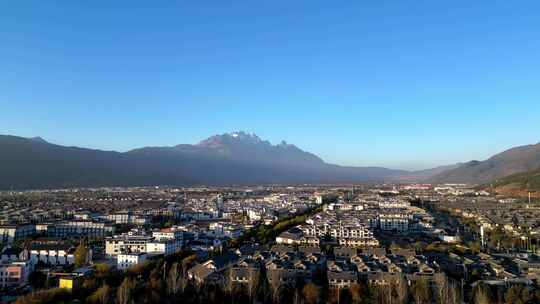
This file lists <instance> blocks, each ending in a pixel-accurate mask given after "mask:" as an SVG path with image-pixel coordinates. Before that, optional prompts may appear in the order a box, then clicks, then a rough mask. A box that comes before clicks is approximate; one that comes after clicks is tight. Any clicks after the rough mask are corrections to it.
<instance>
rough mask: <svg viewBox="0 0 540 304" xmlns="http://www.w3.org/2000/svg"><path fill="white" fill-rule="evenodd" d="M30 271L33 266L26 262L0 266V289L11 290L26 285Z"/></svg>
mask: <svg viewBox="0 0 540 304" xmlns="http://www.w3.org/2000/svg"><path fill="white" fill-rule="evenodd" d="M32 271H33V266H32V264H31V263H29V262H28V261H26V262H11V263H2V264H0V288H12V287H18V286H21V285H24V284H26V283H27V282H28V276H29V275H30V273H32Z"/></svg>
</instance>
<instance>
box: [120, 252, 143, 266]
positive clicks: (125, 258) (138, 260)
mask: <svg viewBox="0 0 540 304" xmlns="http://www.w3.org/2000/svg"><path fill="white" fill-rule="evenodd" d="M147 257H148V255H147V254H146V253H143V252H138V253H126V254H119V255H118V259H117V264H116V265H117V267H118V269H120V270H126V269H128V268H130V267H133V266H135V265H139V264H142V263H144V262H146V260H147Z"/></svg>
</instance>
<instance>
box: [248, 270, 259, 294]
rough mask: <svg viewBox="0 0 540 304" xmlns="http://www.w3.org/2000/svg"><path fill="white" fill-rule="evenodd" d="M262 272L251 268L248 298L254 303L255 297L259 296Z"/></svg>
mask: <svg viewBox="0 0 540 304" xmlns="http://www.w3.org/2000/svg"><path fill="white" fill-rule="evenodd" d="M260 273H261V272H260V271H259V269H257V268H255V267H250V268H249V282H248V286H247V287H248V296H249V299H250V301H253V296H254V295H256V294H257V290H258V289H259V284H260V283H261V278H260Z"/></svg>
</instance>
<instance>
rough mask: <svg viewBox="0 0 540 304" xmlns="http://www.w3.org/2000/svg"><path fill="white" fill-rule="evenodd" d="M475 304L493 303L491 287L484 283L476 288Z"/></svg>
mask: <svg viewBox="0 0 540 304" xmlns="http://www.w3.org/2000/svg"><path fill="white" fill-rule="evenodd" d="M474 303H476V304H490V303H491V291H490V290H489V287H488V286H486V285H484V284H483V283H479V284H477V285H476V287H475V288H474Z"/></svg>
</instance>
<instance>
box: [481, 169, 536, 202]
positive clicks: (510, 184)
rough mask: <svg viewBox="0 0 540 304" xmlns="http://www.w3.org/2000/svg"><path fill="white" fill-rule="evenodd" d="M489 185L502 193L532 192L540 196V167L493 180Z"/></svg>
mask: <svg viewBox="0 0 540 304" xmlns="http://www.w3.org/2000/svg"><path fill="white" fill-rule="evenodd" d="M489 186H490V187H492V189H493V190H494V191H495V192H497V193H501V194H506V195H513V196H527V195H528V193H529V192H532V195H533V196H535V197H540V169H537V170H533V171H527V172H523V173H518V174H513V175H510V176H507V177H503V178H500V179H497V180H495V181H493V182H492V183H490V184H489Z"/></svg>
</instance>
